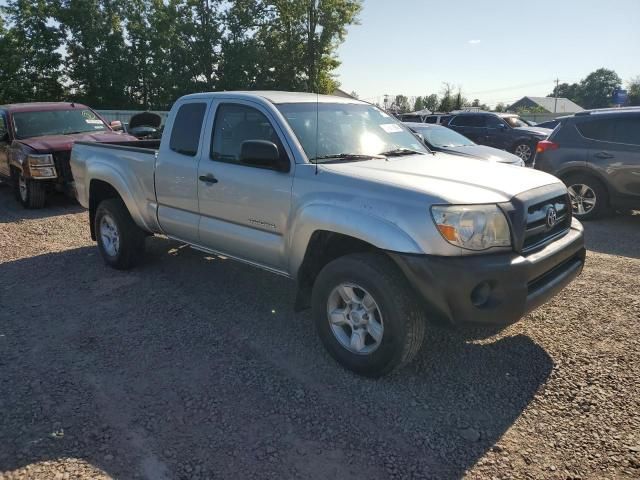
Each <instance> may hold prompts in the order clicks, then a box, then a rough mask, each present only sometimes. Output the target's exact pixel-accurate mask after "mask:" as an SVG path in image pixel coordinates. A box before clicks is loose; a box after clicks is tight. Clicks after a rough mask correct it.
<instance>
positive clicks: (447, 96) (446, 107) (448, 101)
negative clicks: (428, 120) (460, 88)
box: [438, 82, 455, 112]
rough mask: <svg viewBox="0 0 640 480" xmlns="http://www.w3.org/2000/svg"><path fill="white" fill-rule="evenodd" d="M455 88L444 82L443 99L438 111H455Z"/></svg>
mask: <svg viewBox="0 0 640 480" xmlns="http://www.w3.org/2000/svg"><path fill="white" fill-rule="evenodd" d="M452 92H453V87H452V86H451V84H450V83H447V82H444V83H443V87H442V98H441V99H440V105H439V107H438V110H439V111H441V112H450V111H451V110H454V109H455V99H454V98H453V94H452Z"/></svg>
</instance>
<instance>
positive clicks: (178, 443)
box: [0, 185, 640, 480]
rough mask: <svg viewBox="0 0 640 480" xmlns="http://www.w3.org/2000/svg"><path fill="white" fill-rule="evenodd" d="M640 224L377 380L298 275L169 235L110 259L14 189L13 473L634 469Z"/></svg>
mask: <svg viewBox="0 0 640 480" xmlns="http://www.w3.org/2000/svg"><path fill="white" fill-rule="evenodd" d="M639 233H640V215H634V216H618V217H616V218H613V219H610V220H605V221H599V222H592V223H589V224H588V225H587V241H588V247H589V253H588V259H587V260H588V261H587V266H586V268H585V271H584V273H583V275H582V276H581V277H579V279H578V280H577V281H575V282H574V283H573V284H572V285H570V286H569V287H568V288H567V289H566V290H565V291H564V292H562V293H561V294H560V295H559V296H558V297H557V298H555V299H554V300H553V301H552V302H551V303H549V304H548V305H546V306H544V307H542V308H540V309H538V310H537V311H535V312H533V313H532V314H530V315H528V316H527V317H526V318H525V319H524V320H522V321H521V322H519V323H517V324H516V325H513V326H511V327H509V328H508V329H506V330H504V331H502V332H500V333H499V334H497V335H494V336H491V337H489V338H485V339H482V340H477V339H476V340H469V335H468V333H469V332H466V333H464V334H463V333H461V332H455V331H451V330H448V329H443V328H436V327H433V328H431V329H430V331H429V337H430V338H429V339H428V341H427V343H426V344H425V348H424V349H423V351H422V352H421V354H420V355H419V357H418V359H417V361H416V362H415V363H414V364H412V365H410V366H409V367H408V368H406V369H404V370H401V371H400V372H397V373H395V374H393V375H391V376H389V377H386V378H383V379H381V380H377V381H374V380H368V379H363V378H358V377H356V376H354V375H352V374H350V373H348V372H346V371H344V370H342V369H341V368H339V367H338V366H337V365H336V364H335V363H334V362H333V361H332V360H330V358H329V357H328V355H326V354H325V352H324V351H323V349H322V347H321V345H320V343H319V341H318V340H317V338H316V336H315V333H314V331H313V328H312V322H311V318H310V316H309V314H308V313H304V314H294V313H293V311H292V305H293V298H294V285H293V284H292V283H290V282H289V281H287V280H285V279H282V278H279V277H277V276H272V275H269V274H267V273H264V272H261V271H259V270H255V269H252V268H250V267H247V266H244V265H241V264H238V263H234V262H231V261H225V260H222V259H219V258H213V257H209V256H206V255H203V254H201V253H198V252H196V251H193V250H191V249H189V248H184V247H183V246H181V245H179V244H176V243H174V242H169V241H167V240H165V239H162V238H151V239H149V240H148V244H147V246H148V252H147V255H146V260H145V262H144V264H143V265H142V266H141V267H139V268H137V269H136V270H134V271H132V272H129V273H123V272H116V271H114V270H111V269H108V268H106V267H105V266H104V265H103V263H102V262H101V260H100V259H99V257H98V255H97V251H96V248H95V246H94V244H93V243H92V242H91V240H90V238H89V231H88V225H87V214H86V213H85V212H84V211H82V209H81V208H80V207H78V206H77V205H74V204H72V203H70V202H68V201H66V200H64V199H61V198H56V199H55V200H54V202H53V205H51V206H49V207H48V208H46V209H45V210H40V211H26V210H23V209H22V208H21V207H19V206H17V205H16V203H15V201H14V200H13V198H12V197H11V194H10V191H9V189H8V188H7V187H5V186H1V185H0V412H1V415H2V416H1V417H0V478H2V479H5V480H9V479H24V478H34V479H35V478H37V479H40V478H43V479H66V478H83V479H85V478H87V479H88V478H91V479H107V478H123V479H129V478H146V479H153V480H162V479H205V478H260V479H262V478H277V479H282V478H287V479H288V478H301V479H325V478H331V479H343V478H345V479H346V478H355V479H365V478H366V479H374V478H460V477H466V478H558V479H566V478H598V479H602V478H611V479H614V478H615V479H620V478H639V477H640V419H639V417H638V412H639V411H640V409H639V407H640V386H639V385H640V384H639V382H638V377H639V375H640V360H639V353H640V343H639V338H640V336H639V334H640V298H639V295H638V292H639V291H640V242H638V238H640V237H639Z"/></svg>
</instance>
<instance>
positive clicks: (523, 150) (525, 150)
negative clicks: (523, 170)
mask: <svg viewBox="0 0 640 480" xmlns="http://www.w3.org/2000/svg"><path fill="white" fill-rule="evenodd" d="M533 152H534V148H533V147H532V146H531V144H529V143H526V142H521V143H518V144H516V145H515V146H514V147H513V153H514V154H515V155H517V156H518V157H520V158H521V159H522V160H523V161H524V163H525V164H527V165H528V164H529V163H531V161H532V160H533Z"/></svg>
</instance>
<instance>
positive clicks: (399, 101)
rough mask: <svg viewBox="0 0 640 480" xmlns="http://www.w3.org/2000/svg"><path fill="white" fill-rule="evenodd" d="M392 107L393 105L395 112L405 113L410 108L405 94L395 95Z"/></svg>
mask: <svg viewBox="0 0 640 480" xmlns="http://www.w3.org/2000/svg"><path fill="white" fill-rule="evenodd" d="M392 107H395V110H396V112H397V113H407V112H408V111H410V110H411V105H410V104H409V98H408V97H407V96H406V95H396V98H395V100H394V102H393V105H392Z"/></svg>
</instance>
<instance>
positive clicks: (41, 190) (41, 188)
mask: <svg viewBox="0 0 640 480" xmlns="http://www.w3.org/2000/svg"><path fill="white" fill-rule="evenodd" d="M13 188H14V192H15V195H16V199H17V200H18V201H19V202H20V203H21V204H22V206H23V207H25V208H32V209H36V208H42V207H44V204H45V202H46V200H47V186H46V185H45V184H44V183H43V182H40V181H37V180H30V179H27V178H25V177H24V175H23V174H22V172H21V171H19V170H14V171H13Z"/></svg>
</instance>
